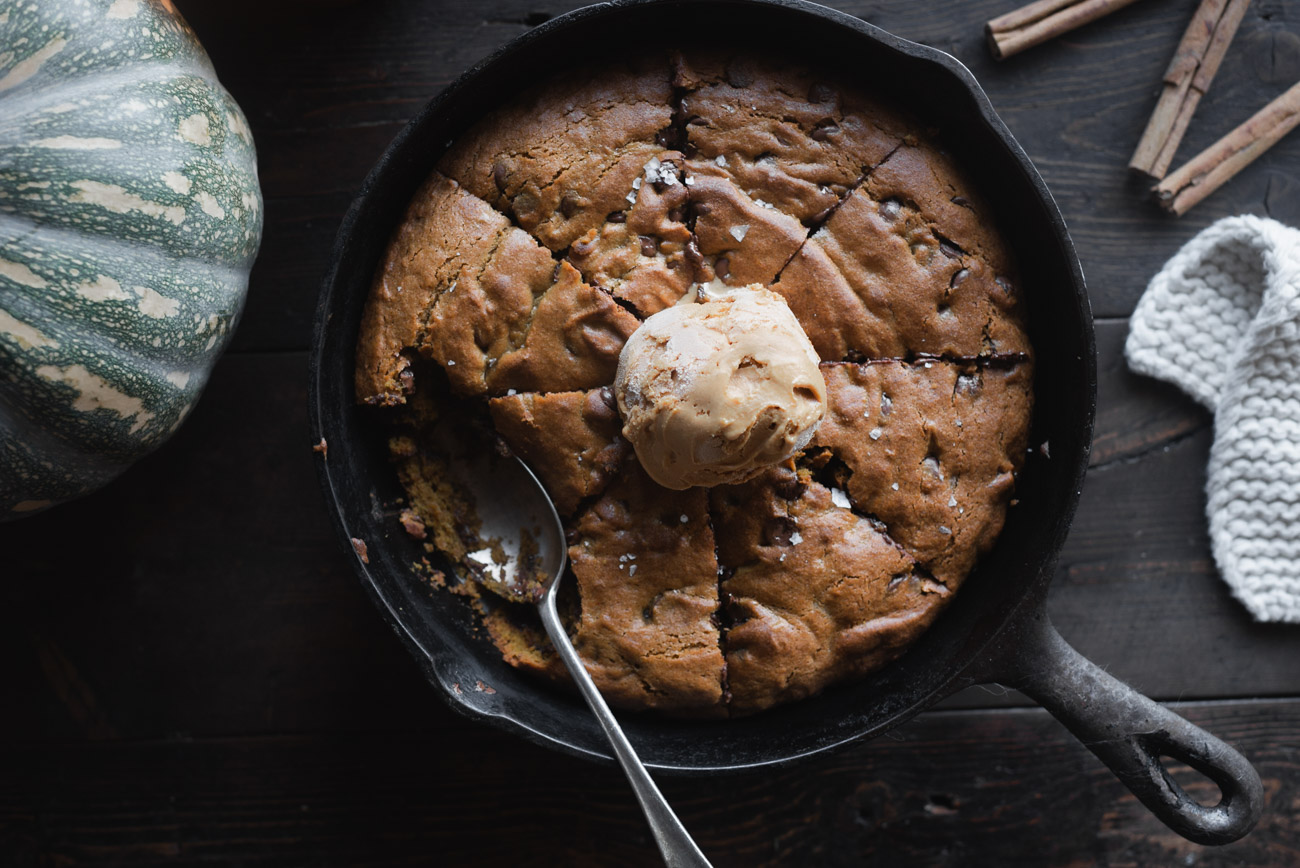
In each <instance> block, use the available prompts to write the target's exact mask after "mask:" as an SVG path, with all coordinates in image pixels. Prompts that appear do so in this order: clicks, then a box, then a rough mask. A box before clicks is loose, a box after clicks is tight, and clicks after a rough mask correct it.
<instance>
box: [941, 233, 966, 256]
mask: <svg viewBox="0 0 1300 868" xmlns="http://www.w3.org/2000/svg"><path fill="white" fill-rule="evenodd" d="M939 250H941V251H942V252H943V255H944V256H946V257H948V258H949V259H961V258H962V256H963V255H965V253H966V251H965V250H962V249H961V248H960V247H958V246H957V245H956V244H953V243H952V242H951V241H949V240H948V239H947V238H944V237H943V236H939Z"/></svg>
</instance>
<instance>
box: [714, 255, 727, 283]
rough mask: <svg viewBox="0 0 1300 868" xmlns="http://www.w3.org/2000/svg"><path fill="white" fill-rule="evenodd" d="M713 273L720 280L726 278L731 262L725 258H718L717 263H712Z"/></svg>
mask: <svg viewBox="0 0 1300 868" xmlns="http://www.w3.org/2000/svg"><path fill="white" fill-rule="evenodd" d="M713 273H714V274H716V275H717V276H718V277H720V278H726V277H728V276H730V274H731V261H730V260H729V259H727V257H725V256H719V257H718V261H717V262H715V263H713Z"/></svg>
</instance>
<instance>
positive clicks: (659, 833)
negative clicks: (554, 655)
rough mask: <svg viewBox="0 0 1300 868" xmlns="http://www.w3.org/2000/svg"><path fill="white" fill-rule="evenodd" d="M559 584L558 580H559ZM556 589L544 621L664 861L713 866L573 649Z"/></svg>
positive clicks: (677, 866)
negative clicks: (648, 826)
mask: <svg viewBox="0 0 1300 868" xmlns="http://www.w3.org/2000/svg"><path fill="white" fill-rule="evenodd" d="M557 584H558V583H557ZM555 596H556V595H555V589H554V587H552V588H551V590H550V591H549V592H548V593H546V594H545V595H544V596H543V597H542V602H541V606H540V608H541V610H542V623H543V624H544V625H545V626H546V632H547V634H548V635H549V636H550V637H551V643H552V644H553V645H555V649H556V650H557V651H559V652H560V658H561V659H562V660H563V661H564V665H565V666H567V667H568V669H569V674H570V675H572V676H573V680H574V681H576V682H577V684H578V689H579V690H581V691H582V697H583V698H584V699H586V700H587V704H588V705H589V706H591V710H592V711H593V712H595V714H596V720H598V721H599V722H600V726H601V729H603V730H605V736H606V737H607V738H608V739H609V743H610V745H612V746H613V748H614V756H615V757H616V758H617V759H618V764H619V765H621V766H622V767H623V772H624V774H626V775H627V779H628V781H629V782H630V783H631V784H632V791H633V792H634V793H636V800H637V801H638V802H640V803H641V810H642V812H644V813H645V818H646V821H647V822H648V823H649V824H650V831H651V832H652V833H653V834H654V837H655V843H656V844H658V845H659V852H660V854H662V855H663V858H664V864H665V865H667V866H668V868H712V866H710V864H709V860H708V859H706V858H704V854H703V853H701V852H700V848H699V847H698V846H696V844H695V841H693V840H692V839H691V836H690V833H689V832H687V831H686V827H685V826H683V825H682V822H681V820H679V819H677V815H676V814H674V813H673V809H672V808H671V807H669V806H668V802H667V800H666V799H664V797H663V794H662V793H660V792H659V788H658V787H657V786H655V782H654V780H653V779H652V778H651V777H650V774H649V772H647V771H646V770H645V766H644V765H642V764H641V759H640V758H639V757H638V756H637V755H636V751H635V750H633V749H632V745H631V743H630V742H628V740H627V736H625V735H623V729H622V727H620V726H619V725H618V721H617V720H615V718H614V714H613V712H611V711H610V710H609V706H608V705H606V704H605V699H604V697H602V696H601V695H600V691H599V690H598V689H597V688H596V684H595V682H593V681H592V680H591V676H590V675H588V674H587V668H586V667H585V666H583V665H582V660H580V659H579V658H578V652H577V651H575V650H573V645H572V643H570V642H569V636H568V634H567V633H565V632H564V625H563V624H561V623H560V616H559V613H558V612H557V611H556V609H555Z"/></svg>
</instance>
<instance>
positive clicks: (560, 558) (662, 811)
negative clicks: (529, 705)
mask: <svg viewBox="0 0 1300 868" xmlns="http://www.w3.org/2000/svg"><path fill="white" fill-rule="evenodd" d="M483 451H484V450H482V449H479V450H475V452H476V453H477V454H476V455H475V456H474V458H477V459H478V460H471V461H470V462H464V461H461V462H455V463H453V466H454V467H458V468H459V469H461V471H462V472H461V473H459V474H457V475H458V476H460V477H461V481H462V482H463V483H468V486H469V490H471V491H472V492H473V494H474V498H475V500H476V506H477V511H478V514H479V518H480V519H481V521H482V525H483V526H482V528H481V529H480V531H479V536H480V537H481V538H482V539H484V540H487V541H489V544H488V545H487V546H485V547H484V548H483V549H482V550H480V551H478V552H474V553H471V554H470V556H469V557H470V560H471V561H472V563H473V564H474V566H475V567H476V568H478V569H476V572H477V573H478V574H479V575H478V579H479V581H480V582H481V583H482V584H483V585H485V586H486V587H487V588H489V589H490V590H491V591H493V592H494V593H496V594H498V595H499V596H502V597H505V598H506V599H510V600H515V601H517V602H527V603H535V604H537V606H538V607H539V608H540V610H541V615H542V623H543V624H544V625H545V627H546V633H547V635H549V636H550V637H551V642H552V644H554V645H555V649H556V650H557V651H558V652H559V653H560V659H561V660H563V661H564V665H565V666H567V667H568V669H569V674H570V675H571V676H572V677H573V680H574V682H575V683H576V684H577V685H578V689H579V690H580V691H581V692H582V697H583V699H585V700H587V705H589V706H591V710H592V711H593V712H594V713H595V715H596V720H597V721H598V722H599V723H600V726H601V729H603V730H604V731H605V737H606V738H608V739H609V743H610V745H611V746H612V747H613V748H614V756H615V757H616V758H617V759H618V763H619V765H620V766H622V767H623V772H624V774H626V775H627V779H628V781H629V782H630V783H631V784H632V791H633V792H634V793H635V794H636V799H637V801H638V802H639V803H640V804H641V810H642V811H643V812H644V813H645V818H646V821H647V822H648V823H649V824H650V831H651V832H652V833H653V834H654V838H655V843H656V844H658V845H659V852H660V853H661V854H662V855H663V859H664V863H665V864H666V865H668V866H669V868H710V865H709V860H708V859H706V858H704V854H703V853H702V852H700V848H699V847H698V846H696V844H695V841H693V840H692V839H691V836H690V833H688V832H687V831H686V828H685V827H684V826H682V823H681V821H680V820H678V819H677V815H676V814H675V813H673V809H672V808H671V807H669V806H668V802H667V801H666V800H665V799H664V797H663V794H662V793H660V792H659V788H658V787H657V786H655V782H654V780H653V779H652V778H651V777H650V775H649V773H648V772H647V771H646V769H645V766H644V765H642V764H641V760H640V759H639V758H638V757H637V755H636V751H635V750H633V748H632V745H631V744H630V743H629V742H628V740H627V736H625V735H624V734H623V730H622V728H621V727H620V726H619V725H618V721H617V720H616V719H615V718H614V715H613V713H612V712H611V711H610V710H609V706H608V705H606V704H605V700H604V698H603V697H602V696H601V695H600V690H599V689H597V687H596V684H595V682H593V681H592V680H591V676H590V675H588V674H587V669H586V667H585V666H583V665H582V660H580V659H579V657H578V652H577V651H575V650H574V649H573V644H572V643H571V642H569V636H568V634H567V633H566V632H565V630H564V625H563V624H562V623H560V616H559V613H558V612H557V611H556V607H555V600H556V597H557V589H558V588H559V585H560V578H561V577H562V576H563V574H564V567H565V565H566V563H567V562H568V548H567V546H566V545H565V541H564V526H563V525H562V524H561V523H560V516H559V513H557V512H556V510H555V504H554V503H552V502H551V497H550V495H549V494H547V493H546V489H545V488H543V487H542V483H541V482H540V481H538V479H537V476H536V475H534V473H533V471H532V470H531V469H530V468H529V467H528V465H527V464H525V463H524V462H523V461H521V460H519V459H518V458H515V457H509V458H501V457H500V456H491V457H490V458H489V459H486V460H485V457H484V456H483V454H482V453H483ZM467 457H468V456H467ZM466 471H468V472H466Z"/></svg>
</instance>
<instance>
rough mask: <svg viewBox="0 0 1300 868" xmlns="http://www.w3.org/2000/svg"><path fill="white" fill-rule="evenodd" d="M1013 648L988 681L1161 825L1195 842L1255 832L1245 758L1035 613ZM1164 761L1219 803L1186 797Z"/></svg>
mask: <svg viewBox="0 0 1300 868" xmlns="http://www.w3.org/2000/svg"><path fill="white" fill-rule="evenodd" d="M1016 644H1017V645H1019V647H1018V649H1017V650H1016V651H1015V652H1014V653H1013V654H1012V655H1011V656H1012V658H1013V662H1012V663H1011V666H1010V671H1009V672H1000V673H998V676H997V677H996V679H995V680H997V681H1000V682H1002V683H1003V684H1006V685H1008V686H1010V687H1015V688H1018V689H1019V690H1021V691H1023V692H1024V693H1026V694H1028V695H1029V696H1031V697H1033V699H1035V700H1036V701H1037V702H1038V703H1039V704H1041V705H1042V706H1043V707H1044V708H1046V709H1047V710H1048V711H1049V712H1051V714H1052V716H1053V717H1055V718H1056V719H1057V720H1059V721H1061V723H1063V724H1065V726H1066V728H1068V729H1069V730H1070V732H1072V733H1074V735H1075V736H1076V737H1077V738H1078V739H1079V740H1080V741H1081V742H1083V744H1084V745H1085V746H1086V747H1087V748H1088V749H1089V750H1091V751H1092V752H1093V753H1094V754H1096V755H1097V757H1098V758H1099V759H1101V761H1102V762H1103V763H1105V764H1106V765H1107V766H1108V767H1109V768H1110V770H1111V771H1113V772H1114V773H1115V776H1116V777H1118V778H1119V779H1120V781H1122V782H1123V783H1124V785H1125V786H1127V787H1128V788H1129V789H1130V790H1131V791H1132V792H1133V794H1134V795H1135V796H1137V797H1138V798H1139V799H1140V800H1141V801H1142V804H1144V805H1146V806H1147V808H1149V809H1150V810H1151V812H1152V813H1153V814H1155V815H1156V816H1157V817H1159V818H1160V820H1161V821H1162V822H1164V823H1165V825H1167V826H1169V828H1171V829H1173V830H1174V831H1175V832H1177V833H1178V834H1180V835H1182V836H1183V837H1185V838H1188V839H1189V840H1192V841H1195V842H1196V843H1198V844H1227V843H1230V842H1232V841H1236V840H1237V839H1238V838H1241V837H1242V836H1243V835H1245V834H1246V833H1247V832H1249V831H1250V830H1251V829H1252V828H1254V826H1255V824H1256V823H1257V822H1258V821H1259V817H1260V814H1261V813H1262V812H1263V809H1264V788H1263V785H1262V784H1261V783H1260V779H1259V773H1258V772H1256V771H1255V769H1254V767H1253V766H1251V764H1250V763H1249V762H1248V761H1247V760H1246V758H1245V757H1244V756H1242V755H1241V754H1240V753H1238V752H1237V751H1236V750H1234V749H1233V748H1231V747H1229V746H1228V745H1227V744H1225V743H1224V742H1222V741H1220V740H1219V739H1217V738H1215V737H1214V736H1212V735H1210V734H1209V733H1208V732H1206V731H1205V730H1203V729H1201V728H1200V727H1198V726H1194V725H1193V724H1191V723H1189V722H1187V721H1186V720H1184V719H1183V718H1181V717H1179V716H1178V715H1176V714H1174V713H1173V712H1172V711H1170V710H1169V709H1167V708H1165V707H1164V706H1162V705H1160V704H1158V703H1156V702H1154V701H1152V700H1150V699H1148V698H1147V697H1145V696H1143V695H1142V694H1141V693H1138V692H1137V691H1136V690H1134V689H1133V688H1131V687H1129V686H1128V685H1127V684H1125V683H1123V682H1122V681H1120V680H1119V679H1117V678H1115V677H1113V676H1111V675H1109V674H1107V673H1106V672H1105V671H1104V670H1102V669H1101V668H1100V667H1099V666H1097V665H1096V664H1095V663H1093V662H1092V661H1090V660H1088V659H1087V658H1086V657H1084V656H1083V655H1082V654H1080V653H1079V652H1078V651H1076V650H1074V649H1073V648H1072V647H1070V646H1069V645H1068V644H1067V643H1066V641H1065V640H1064V639H1062V638H1061V634H1060V633H1058V632H1057V631H1056V628H1055V627H1054V626H1052V624H1051V622H1050V621H1049V620H1048V618H1047V615H1046V614H1045V613H1042V612H1041V611H1040V612H1039V613H1038V614H1037V617H1034V618H1031V619H1029V622H1028V623H1026V624H1025V625H1024V627H1023V632H1022V633H1021V634H1020V636H1019V641H1018V642H1017V643H1016ZM995 668H1002V667H995ZM1166 756H1167V757H1172V758H1173V759H1175V760H1178V761H1180V762H1184V763H1186V764H1187V765H1189V766H1191V767H1192V768H1194V769H1196V770H1197V771H1198V772H1200V773H1201V774H1203V775H1205V776H1206V777H1208V778H1209V779H1210V780H1212V781H1214V783H1215V784H1217V785H1218V787H1219V790H1220V791H1221V792H1222V794H1223V798H1222V800H1221V801H1220V802H1219V803H1218V804H1217V805H1208V806H1207V805H1202V804H1200V803H1199V802H1197V801H1196V800H1195V799H1193V798H1192V797H1191V795H1189V794H1188V793H1187V791H1186V790H1184V789H1183V788H1182V787H1181V786H1179V784H1178V782H1177V781H1175V780H1174V779H1173V778H1172V777H1171V776H1170V775H1169V773H1168V771H1167V770H1166V769H1165V767H1164V765H1163V764H1162V762H1161V760H1162V758H1163V757H1166Z"/></svg>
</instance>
